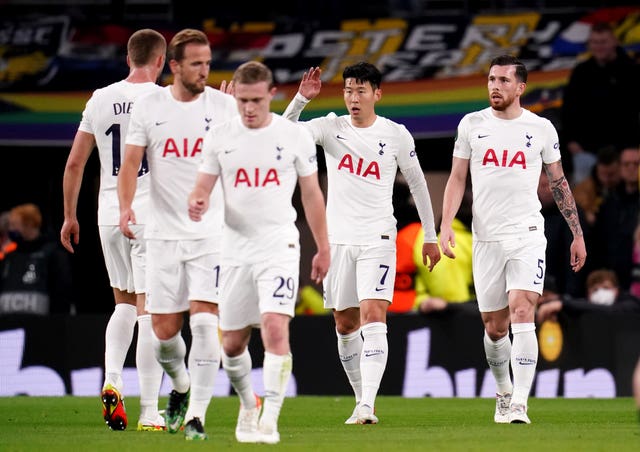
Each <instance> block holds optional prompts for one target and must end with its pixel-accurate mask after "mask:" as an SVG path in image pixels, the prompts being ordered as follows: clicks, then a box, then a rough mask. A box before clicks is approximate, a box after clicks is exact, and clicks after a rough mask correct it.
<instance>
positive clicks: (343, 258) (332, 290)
mask: <svg viewBox="0 0 640 452" xmlns="http://www.w3.org/2000/svg"><path fill="white" fill-rule="evenodd" d="M395 280H396V242H395V240H391V238H389V239H388V240H383V239H381V240H380V243H378V244H375V245H337V244H332V245H331V265H330V266H329V272H328V273H327V276H326V277H325V279H324V281H323V282H322V287H323V291H324V307H325V308H327V309H335V310H336V311H344V310H345V309H347V308H359V307H360V302H361V301H362V300H371V299H377V300H387V301H388V302H389V303H391V300H393V288H394V284H395Z"/></svg>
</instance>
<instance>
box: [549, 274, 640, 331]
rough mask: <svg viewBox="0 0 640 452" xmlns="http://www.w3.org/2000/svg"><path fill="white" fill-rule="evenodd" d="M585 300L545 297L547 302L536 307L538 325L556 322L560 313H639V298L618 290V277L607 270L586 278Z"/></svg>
mask: <svg viewBox="0 0 640 452" xmlns="http://www.w3.org/2000/svg"><path fill="white" fill-rule="evenodd" d="M586 285H587V298H586V300H585V299H582V298H570V297H562V296H561V295H559V294H558V295H557V296H555V297H551V296H549V297H547V300H548V301H545V302H543V303H542V304H540V305H539V306H538V311H537V313H536V319H537V321H538V323H542V322H544V321H545V320H557V316H558V313H559V312H561V311H564V312H566V313H567V314H571V313H579V312H584V311H586V310H596V309H607V310H615V311H625V312H631V311H640V298H637V297H635V296H633V295H631V294H630V293H628V292H626V291H623V290H622V289H621V288H620V283H619V281H618V276H617V275H616V274H615V272H613V271H611V270H608V269H599V270H594V271H592V272H591V273H589V276H587V283H586Z"/></svg>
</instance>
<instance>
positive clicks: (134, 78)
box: [125, 66, 157, 83]
mask: <svg viewBox="0 0 640 452" xmlns="http://www.w3.org/2000/svg"><path fill="white" fill-rule="evenodd" d="M156 79H157V76H156V73H155V71H154V70H153V69H151V68H150V67H147V66H145V67H136V68H132V69H131V70H130V71H129V75H128V76H127V78H126V79H125V80H126V81H128V82H129V83H148V82H152V83H155V81H156Z"/></svg>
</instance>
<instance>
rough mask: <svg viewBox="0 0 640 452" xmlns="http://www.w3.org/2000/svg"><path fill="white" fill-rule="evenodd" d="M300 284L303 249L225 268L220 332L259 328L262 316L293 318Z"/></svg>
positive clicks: (220, 307)
mask: <svg viewBox="0 0 640 452" xmlns="http://www.w3.org/2000/svg"><path fill="white" fill-rule="evenodd" d="M299 284H300V250H299V249H298V248H295V249H294V248H292V249H290V250H287V253H286V254H285V255H282V254H280V255H279V256H278V258H277V259H273V260H270V261H264V262H259V263H254V264H246V265H238V266H228V267H227V266H225V267H224V273H223V284H222V297H221V302H220V305H219V309H220V329H221V330H225V331H233V330H240V329H243V328H245V327H247V326H252V327H254V328H258V327H260V319H261V314H262V313H264V312H276V313H280V314H285V315H288V316H289V317H291V318H293V317H294V315H295V308H296V302H297V300H298V286H299Z"/></svg>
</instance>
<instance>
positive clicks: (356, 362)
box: [336, 330, 363, 403]
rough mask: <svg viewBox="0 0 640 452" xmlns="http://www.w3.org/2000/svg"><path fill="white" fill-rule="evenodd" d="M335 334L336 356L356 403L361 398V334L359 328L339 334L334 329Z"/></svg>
mask: <svg viewBox="0 0 640 452" xmlns="http://www.w3.org/2000/svg"><path fill="white" fill-rule="evenodd" d="M336 336H338V356H340V362H341V363H342V368H343V369H344V372H345V374H346V375H347V378H348V379H349V383H351V387H352V388H353V393H354V395H355V397H356V403H358V402H360V399H362V376H361V375H360V355H361V353H362V344H363V341H362V335H361V334H360V330H357V331H354V332H353V333H349V334H340V333H338V331H337V330H336Z"/></svg>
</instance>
